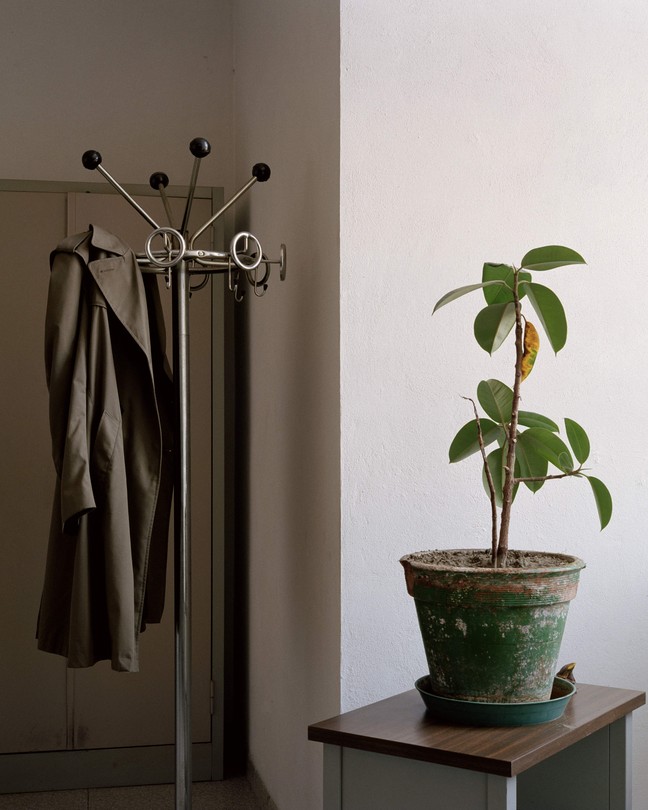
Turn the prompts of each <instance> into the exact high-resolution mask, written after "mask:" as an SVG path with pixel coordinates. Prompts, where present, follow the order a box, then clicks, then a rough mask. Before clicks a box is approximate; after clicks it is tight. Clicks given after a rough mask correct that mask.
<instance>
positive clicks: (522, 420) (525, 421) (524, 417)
mask: <svg viewBox="0 0 648 810" xmlns="http://www.w3.org/2000/svg"><path fill="white" fill-rule="evenodd" d="M518 424H520V425H524V427H541V428H546V429H547V430H551V431H552V432H553V433H558V431H559V430H560V428H559V427H558V425H557V424H556V423H555V422H553V421H552V420H551V419H549V418H548V417H547V416H543V415H542V414H541V413H533V411H519V412H518Z"/></svg>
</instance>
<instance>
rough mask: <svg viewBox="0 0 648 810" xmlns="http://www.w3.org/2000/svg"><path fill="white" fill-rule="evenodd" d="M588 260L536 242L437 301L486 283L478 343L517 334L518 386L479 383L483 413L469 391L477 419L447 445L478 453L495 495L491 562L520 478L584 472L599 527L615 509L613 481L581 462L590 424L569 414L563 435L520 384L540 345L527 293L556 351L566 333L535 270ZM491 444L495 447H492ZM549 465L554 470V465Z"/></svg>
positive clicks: (459, 454) (496, 560) (491, 346)
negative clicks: (524, 403) (517, 258)
mask: <svg viewBox="0 0 648 810" xmlns="http://www.w3.org/2000/svg"><path fill="white" fill-rule="evenodd" d="M583 264H585V260H584V259H583V258H582V256H580V255H579V254H578V253H576V251H575V250H572V249H571V248H567V247H562V246H559V245H549V246H546V247H539V248H534V249H533V250H530V251H529V252H528V253H527V254H526V255H525V256H524V258H523V259H522V261H521V263H520V266H519V267H515V266H513V265H509V264H491V263H487V264H485V265H484V268H483V274H482V280H481V282H480V283H479V284H470V285H467V286H464V287H459V288H458V289H456V290H452V291H451V292H449V293H447V294H446V295H444V296H443V297H442V298H440V299H439V301H438V302H437V304H436V306H435V307H434V312H436V311H437V310H438V309H440V308H441V307H443V306H445V305H446V304H449V303H450V302H451V301H454V300H456V299H457V298H460V297H461V296H463V295H466V294H467V293H470V292H474V291H475V290H482V292H483V295H484V298H485V300H486V306H485V307H484V308H483V309H482V310H481V311H480V312H479V313H478V314H477V317H476V318H475V324H474V335H475V338H476V340H477V343H478V344H479V345H480V346H481V347H482V349H484V350H485V351H487V352H488V353H489V354H492V353H493V352H494V351H496V350H497V349H499V348H500V347H501V346H502V345H503V344H504V343H505V341H506V339H507V338H508V336H509V335H510V334H511V332H513V335H514V342H515V363H514V376H513V387H512V388H510V387H509V386H507V385H505V384H504V383H503V382H500V381H499V380H493V379H490V380H482V381H481V382H480V383H479V385H478V386H477V400H478V402H479V404H480V405H481V407H482V409H483V411H484V413H485V414H486V415H485V416H480V413H479V411H478V409H477V405H476V403H475V401H474V399H472V398H470V397H464V399H467V400H468V401H469V402H471V403H472V407H473V412H474V419H472V420H471V421H470V422H468V423H467V424H465V425H464V426H463V427H462V428H461V429H460V430H459V432H458V433H457V435H456V436H455V437H454V439H453V441H452V443H451V445H450V450H449V456H450V462H451V463H454V462H457V461H461V460H462V459H464V458H467V457H469V456H471V455H473V454H475V453H481V458H482V462H483V471H482V478H483V482H484V487H485V489H486V492H487V494H488V496H489V498H490V503H491V523H492V532H491V551H492V565H493V567H506V564H507V554H508V548H509V528H510V522H511V507H512V505H513V501H514V499H515V496H516V492H517V490H518V487H519V485H520V484H524V485H525V486H526V487H527V488H528V489H529V490H531V492H533V493H535V492H537V491H538V490H539V489H540V488H541V487H542V486H543V485H544V483H545V482H546V481H553V480H557V479H562V478H570V477H577V478H583V479H585V480H586V481H588V482H589V484H590V486H591V489H592V492H593V493H594V500H595V503H596V506H597V509H598V515H599V520H600V524H601V529H603V528H605V526H606V525H607V524H608V523H609V521H610V518H611V516H612V498H611V496H610V492H609V490H608V488H607V487H606V486H605V484H604V483H603V482H602V481H600V480H599V479H598V478H595V477H594V476H592V475H590V474H589V473H588V471H587V470H586V468H585V467H584V464H585V462H586V461H587V459H588V457H589V453H590V442H589V438H588V436H587V433H586V432H585V430H584V429H583V428H582V427H581V426H580V425H579V424H578V423H577V422H575V421H574V420H572V419H564V425H565V434H566V438H567V442H568V443H569V446H568V445H567V443H565V442H564V441H563V439H562V438H561V437H560V435H559V427H558V425H557V424H556V422H554V421H553V420H552V419H549V418H548V417H546V416H543V415H542V414H539V413H534V412H532V411H527V410H520V400H521V397H520V389H521V385H522V383H523V382H524V380H525V379H526V378H527V377H528V375H529V373H530V372H531V370H532V368H533V366H534V363H535V360H536V356H537V354H538V349H539V345H540V340H539V335H538V330H537V329H536V327H535V326H534V325H533V324H532V323H531V321H530V320H528V319H527V318H526V316H525V315H524V314H523V312H522V304H523V301H524V304H525V306H526V304H527V303H528V304H529V305H530V307H531V309H532V310H533V311H534V314H535V316H536V318H537V322H538V323H539V324H540V325H541V327H542V329H543V331H544V332H545V334H546V336H547V338H548V341H549V344H550V345H551V348H552V349H553V350H554V352H556V353H557V352H559V351H560V350H561V349H562V348H563V346H564V345H565V342H566V339H567V320H566V317H565V310H564V308H563V306H562V304H561V302H560V300H559V298H558V296H557V295H556V294H555V293H554V292H553V291H552V290H550V289H549V288H548V287H546V286H544V285H543V284H538V283H537V282H536V281H534V280H533V277H532V273H536V272H545V271H548V270H554V269H556V268H559V267H566V266H569V265H583ZM492 444H495V445H496V447H495V448H494V449H492V450H490V451H489V452H487V448H489V446H490V445H492ZM572 454H573V455H572ZM574 459H575V461H574ZM549 465H551V467H552V468H554V469H555V470H557V472H549ZM498 510H499V513H498Z"/></svg>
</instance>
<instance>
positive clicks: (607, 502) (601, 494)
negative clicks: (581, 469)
mask: <svg viewBox="0 0 648 810" xmlns="http://www.w3.org/2000/svg"><path fill="white" fill-rule="evenodd" d="M583 478H587V480H588V481H589V482H590V486H591V487H592V492H593V493H594V500H595V501H596V508H597V510H598V515H599V520H600V522H601V531H603V529H604V528H605V527H606V526H607V525H608V523H609V522H610V518H611V517H612V496H611V495H610V491H609V489H608V488H607V487H606V486H605V484H604V483H603V481H600V480H599V479H598V478H594V476H593V475H584V476H583Z"/></svg>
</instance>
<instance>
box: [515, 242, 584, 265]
mask: <svg viewBox="0 0 648 810" xmlns="http://www.w3.org/2000/svg"><path fill="white" fill-rule="evenodd" d="M570 264H586V261H585V259H584V258H583V257H582V256H581V255H580V254H578V253H576V251H575V250H572V249H571V248H568V247H562V246H561V245H547V246H546V247H539V248H534V249H533V250H530V251H529V252H528V253H527V254H526V256H525V257H524V258H523V259H522V263H521V267H526V269H527V270H553V268H554V267H566V266H567V265H570Z"/></svg>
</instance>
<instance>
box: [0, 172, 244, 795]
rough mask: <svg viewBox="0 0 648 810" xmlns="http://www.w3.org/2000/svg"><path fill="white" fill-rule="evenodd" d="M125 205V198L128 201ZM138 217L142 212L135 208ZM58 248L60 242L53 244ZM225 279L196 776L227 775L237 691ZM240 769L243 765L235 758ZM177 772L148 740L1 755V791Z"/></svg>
mask: <svg viewBox="0 0 648 810" xmlns="http://www.w3.org/2000/svg"><path fill="white" fill-rule="evenodd" d="M124 188H125V189H126V190H127V191H128V193H129V194H131V195H132V196H151V197H159V192H157V191H155V190H154V189H152V188H151V187H150V186H146V185H134V184H130V185H126V184H124ZM0 191H3V192H6V191H11V192H17V193H19V192H38V193H42V192H54V193H58V194H66V193H70V192H78V193H98V194H118V192H117V191H116V190H115V189H113V188H112V186H110V185H109V184H107V183H81V182H65V181H39V180H11V179H9V180H6V179H0ZM165 191H166V194H167V195H168V196H170V197H174V196H178V197H184V198H186V196H187V192H188V189H187V187H186V186H168V187H167V188H166V190H165ZM194 197H195V198H196V199H210V200H211V202H212V212H213V213H215V212H216V211H218V210H220V208H221V207H222V205H223V202H224V190H223V188H222V187H211V186H197V187H196V189H195V194H194ZM124 204H126V202H125V201H124ZM133 216H137V214H136V213H135V212H133ZM212 233H213V245H214V247H215V249H222V247H220V246H222V245H223V243H224V224H223V220H222V219H220V220H218V221H217V222H216V223H215V224H214V225H213V226H212ZM52 247H54V246H52ZM219 278H220V279H221V280H222V282H223V283H222V284H219V283H212V285H211V295H212V301H211V331H212V341H211V346H210V347H209V349H210V351H211V356H212V363H211V365H212V386H211V389H212V409H211V427H212V450H211V453H212V510H211V513H212V518H211V552H212V553H211V558H212V577H211V618H212V621H211V685H212V686H211V688H212V700H211V704H212V705H211V724H210V728H211V742H207V743H205V742H203V743H194V744H193V746H192V755H193V768H192V770H193V779H194V781H218V780H221V779H224V778H225V776H226V773H225V770H226V767H227V766H226V755H227V745H226V742H227V737H228V736H229V732H228V731H227V729H228V727H231V725H232V724H231V723H230V722H228V721H227V716H226V715H227V713H228V706H231V701H232V698H233V696H234V695H235V694H238V693H239V690H238V689H237V688H236V687H235V685H234V684H233V683H232V677H231V675H230V673H232V672H233V671H234V670H235V667H234V666H233V662H232V660H231V656H232V651H233V649H234V646H235V644H234V639H233V619H232V616H231V612H232V610H231V607H232V604H233V601H234V597H233V584H232V583H231V582H228V581H227V578H226V570H227V569H228V568H230V567H231V565H230V560H231V557H232V555H233V553H234V549H233V537H234V498H233V497H231V496H232V487H233V486H234V484H233V471H234V458H233V456H232V455H231V454H232V453H233V445H234V443H233V442H232V441H231V437H232V435H233V426H234V413H235V410H234V391H233V385H230V383H232V373H233V372H232V370H233V368H234V363H233V359H232V358H233V356H234V355H233V352H234V341H233V340H232V334H233V330H234V315H233V303H232V302H233V297H232V296H230V295H226V294H225V284H226V283H227V280H226V278H225V277H224V276H214V281H217V279H219ZM234 767H235V768H237V769H238V767H240V763H236V764H235V766H234ZM174 779H175V746H174V745H173V744H169V745H149V746H133V747H123V748H103V749H89V750H80V749H77V750H62V751H38V752H26V753H25V752H22V753H14V754H11V753H9V754H0V794H2V793H23V792H35V791H49V790H72V789H83V788H95V787H113V786H114V787H121V786H130V785H149V784H167V783H170V782H173V781H174Z"/></svg>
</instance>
